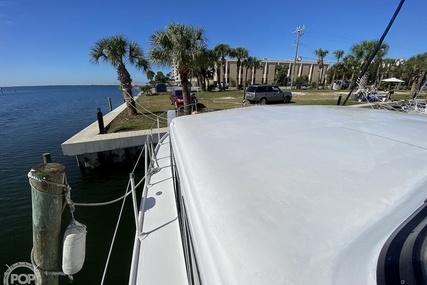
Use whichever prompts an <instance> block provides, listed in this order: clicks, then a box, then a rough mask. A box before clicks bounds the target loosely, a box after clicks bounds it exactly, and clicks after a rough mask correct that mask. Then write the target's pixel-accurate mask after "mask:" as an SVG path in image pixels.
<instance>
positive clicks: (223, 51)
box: [214, 44, 231, 89]
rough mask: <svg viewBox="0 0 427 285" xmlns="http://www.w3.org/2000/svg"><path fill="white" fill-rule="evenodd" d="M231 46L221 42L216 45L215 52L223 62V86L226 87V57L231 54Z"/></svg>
mask: <svg viewBox="0 0 427 285" xmlns="http://www.w3.org/2000/svg"><path fill="white" fill-rule="evenodd" d="M230 51H231V48H230V46H229V45H227V44H219V45H217V46H215V47H214V53H215V54H216V56H217V59H219V60H220V62H221V67H222V88H223V89H225V57H226V56H228V55H230Z"/></svg>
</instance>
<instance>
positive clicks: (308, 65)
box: [213, 59, 330, 85]
mask: <svg viewBox="0 0 427 285" xmlns="http://www.w3.org/2000/svg"><path fill="white" fill-rule="evenodd" d="M294 62H295V61H294V60H273V59H263V60H261V68H259V69H257V70H254V69H251V70H248V76H247V80H249V83H250V84H255V83H261V84H269V83H270V84H271V83H274V82H275V75H276V69H277V66H278V65H285V66H287V67H288V69H287V77H288V79H289V80H288V85H289V84H290V80H291V77H293V78H294V80H295V79H296V78H298V77H301V76H307V78H308V81H309V82H310V83H311V82H317V81H318V80H319V78H320V77H321V73H322V74H323V75H322V78H323V79H326V74H327V71H328V68H329V66H330V62H324V63H323V71H322V69H321V68H319V64H318V62H317V61H297V62H296V65H294ZM239 69H240V70H239V72H238V71H237V60H236V59H226V63H225V82H226V83H229V84H230V85H231V84H237V85H240V84H242V82H243V80H244V79H245V76H246V74H245V73H246V71H245V68H242V66H240V68H239ZM294 72H295V74H294ZM293 74H294V75H293ZM292 75H293V76H292ZM218 76H219V74H218V73H215V75H214V78H213V80H214V81H216V82H222V81H223V79H222V78H223V75H222V70H221V78H218Z"/></svg>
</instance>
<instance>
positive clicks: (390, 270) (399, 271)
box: [377, 203, 427, 285]
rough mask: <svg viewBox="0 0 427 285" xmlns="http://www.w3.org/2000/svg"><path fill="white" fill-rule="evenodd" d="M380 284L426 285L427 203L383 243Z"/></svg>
mask: <svg viewBox="0 0 427 285" xmlns="http://www.w3.org/2000/svg"><path fill="white" fill-rule="evenodd" d="M377 284H379V285H393V284H396V285H400V284H427V204H426V203H424V204H423V205H422V206H421V207H420V208H418V209H417V210H416V211H415V212H414V213H413V214H412V215H411V216H410V217H409V218H408V219H407V220H405V222H403V223H402V224H401V225H400V226H399V227H398V228H397V229H396V230H395V231H394V232H393V234H392V235H391V236H390V237H389V239H388V240H387V241H386V243H385V244H384V246H383V248H382V250H381V253H380V256H379V258H378V266H377Z"/></svg>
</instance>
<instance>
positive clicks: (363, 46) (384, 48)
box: [351, 40, 389, 88]
mask: <svg viewBox="0 0 427 285" xmlns="http://www.w3.org/2000/svg"><path fill="white" fill-rule="evenodd" d="M377 44H378V41H377V40H372V41H362V42H361V43H360V44H357V45H354V46H353V47H352V48H351V52H352V54H353V55H354V57H355V58H356V60H358V61H360V62H361V64H360V70H361V69H362V68H363V66H365V65H366V63H367V62H368V60H369V57H370V56H371V54H372V53H373V52H374V50H375V47H376V46H377ZM388 48H389V46H388V44H386V43H383V44H382V45H381V47H380V48H379V50H378V51H377V54H376V55H375V57H374V60H381V58H382V57H384V56H385V55H386V54H387V52H388ZM368 76H369V69H368V70H367V72H366V73H365V74H364V75H363V77H362V78H361V82H367V80H368ZM364 87H365V86H364V84H363V85H362V88H364Z"/></svg>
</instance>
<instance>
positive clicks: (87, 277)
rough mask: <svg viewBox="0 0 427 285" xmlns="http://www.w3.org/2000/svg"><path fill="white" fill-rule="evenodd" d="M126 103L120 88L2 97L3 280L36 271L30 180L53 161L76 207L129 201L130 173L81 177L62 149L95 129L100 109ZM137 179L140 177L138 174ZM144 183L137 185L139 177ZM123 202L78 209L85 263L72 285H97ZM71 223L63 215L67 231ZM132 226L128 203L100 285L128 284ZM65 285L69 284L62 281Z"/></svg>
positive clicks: (14, 90)
mask: <svg viewBox="0 0 427 285" xmlns="http://www.w3.org/2000/svg"><path fill="white" fill-rule="evenodd" d="M108 97H110V98H111V101H112V105H113V108H115V107H117V106H119V105H120V104H122V103H123V99H122V95H121V90H119V88H118V86H32V87H31V86H30V87H3V88H2V89H1V92H0V227H1V230H0V272H3V273H4V272H6V270H7V269H8V266H11V265H12V264H15V263H17V262H29V263H31V257H30V253H31V249H32V209H31V187H30V185H29V182H28V177H27V174H28V172H29V171H30V170H31V168H32V167H33V166H36V165H37V164H39V163H42V154H43V153H46V152H48V153H50V154H51V157H52V162H56V163H61V164H63V165H64V166H65V172H66V175H67V179H68V183H69V184H70V186H71V199H72V200H73V201H74V202H76V203H77V202H80V203H91V202H92V203H95V202H103V201H109V200H112V199H114V198H117V197H120V196H122V195H123V194H124V192H125V190H126V187H127V183H128V180H129V173H130V172H131V171H132V169H133V165H125V166H123V165H120V166H119V167H114V166H111V167H107V168H103V169H91V170H85V171H82V170H80V169H79V167H78V166H77V163H76V159H75V157H67V156H64V155H63V154H62V150H61V143H63V142H64V141H66V140H67V139H68V138H70V137H71V136H73V135H74V134H76V133H78V132H79V131H80V130H82V129H83V128H85V127H86V126H88V125H89V124H91V123H93V122H94V121H96V118H97V116H96V113H97V108H101V111H102V112H103V113H104V114H106V113H107V112H109V104H108ZM136 175H137V179H140V178H141V177H142V175H143V174H142V173H139V172H138V173H136ZM138 176H139V177H138ZM120 208H121V202H118V203H115V204H112V205H108V206H102V207H76V211H75V213H74V215H75V218H76V220H77V221H79V222H80V223H83V224H85V225H86V226H87V231H88V233H87V237H86V239H87V246H86V260H85V264H84V266H83V269H82V270H81V271H80V272H79V273H77V274H76V275H75V276H74V281H73V283H72V284H75V285H79V284H100V283H101V279H102V276H103V271H104V267H105V264H106V260H107V255H108V252H109V247H110V244H111V241H112V238H113V234H114V230H115V227H116V223H117V219H118V216H119V212H120ZM69 220H70V214H69V210H68V208H66V209H65V211H64V213H63V230H62V233H63V232H64V230H65V228H66V226H67V225H68V223H69ZM134 234H135V225H134V219H133V215H132V206H131V201H130V200H129V199H128V201H127V202H126V205H125V209H124V214H123V216H122V222H121V223H120V225H119V228H118V234H117V238H116V242H115V246H114V248H113V251H112V255H111V260H110V264H109V267H108V270H107V274H106V275H105V280H104V283H103V284H127V280H128V275H129V268H130V260H131V254H132V246H133V239H134ZM60 284H69V280H68V278H67V277H60Z"/></svg>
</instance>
